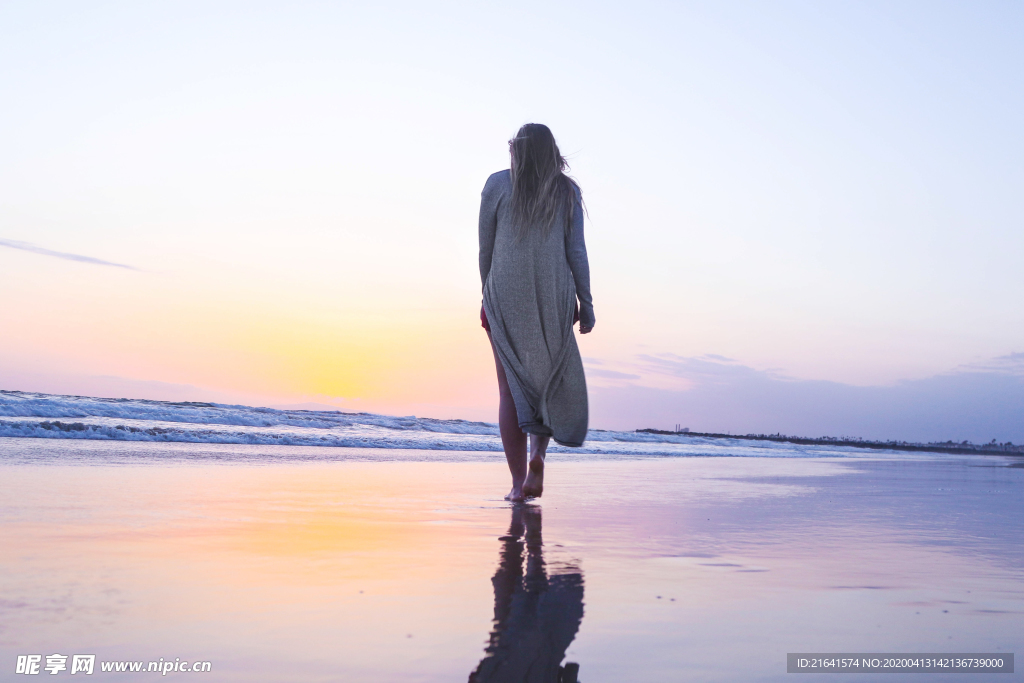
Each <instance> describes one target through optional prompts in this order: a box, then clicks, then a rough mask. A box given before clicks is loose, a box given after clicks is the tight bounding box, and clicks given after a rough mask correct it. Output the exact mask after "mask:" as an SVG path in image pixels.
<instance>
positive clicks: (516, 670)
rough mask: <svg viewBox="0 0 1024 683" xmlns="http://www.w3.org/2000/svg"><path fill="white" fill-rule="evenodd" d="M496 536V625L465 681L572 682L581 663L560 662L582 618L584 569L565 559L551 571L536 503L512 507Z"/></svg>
mask: <svg viewBox="0 0 1024 683" xmlns="http://www.w3.org/2000/svg"><path fill="white" fill-rule="evenodd" d="M499 540H500V541H501V542H502V547H501V556H500V562H499V566H498V571H496V572H495V573H494V578H493V579H491V583H493V584H494V630H493V631H491V637H490V642H489V644H488V645H487V648H486V652H487V655H486V656H485V657H484V658H483V660H482V661H481V662H480V665H479V666H478V667H477V668H476V671H474V672H473V673H471V674H470V675H469V683H576V675H577V671H578V670H579V665H578V664H573V663H571V662H568V663H566V665H565V666H564V667H563V666H560V664H561V662H562V658H563V657H565V651H566V649H567V648H568V647H569V644H570V643H572V641H573V638H575V637H576V632H577V631H578V630H579V628H580V621H582V619H583V573H582V572H581V571H580V569H579V567H576V566H573V565H568V564H560V565H558V566H554V565H553V566H552V568H551V571H550V573H549V571H548V567H547V564H546V563H545V561H544V542H543V540H542V538H541V510H540V508H538V507H532V506H526V505H516V506H513V508H512V522H511V524H510V525H509V529H508V535H506V536H502V537H501V538H500V539H499ZM524 541H525V542H524ZM524 545H525V551H526V552H525V555H524V552H523V551H524Z"/></svg>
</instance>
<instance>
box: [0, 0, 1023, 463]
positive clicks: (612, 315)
mask: <svg viewBox="0 0 1024 683" xmlns="http://www.w3.org/2000/svg"><path fill="white" fill-rule="evenodd" d="M1022 30H1024V6H1022V5H1021V4H1020V3H1012V2H976V3H967V2H960V3H948V2H897V3H893V2H860V3H840V2H777V3H754V2H750V3H746V2H702V3H688V2H666V3H660V2H635V3H628V4H623V3H594V2H588V3H564V2H554V3H552V2H543V3H541V2H536V3H531V2H522V3H516V4H514V5H509V4H507V3H445V2H432V3H403V2H393V3H384V2H382V3H351V4H346V3H314V2H305V3H304V2H288V3H283V2H280V3H266V2H265V3H240V2H239V3H231V2H214V3H211V2H202V3H199V2H196V3H189V2H174V3H170V2H167V3H161V2H152V3H129V2H95V3H88V4H86V3H72V2H66V3H48V2H5V3H0V97H2V101H3V106H2V107H0V300H2V302H3V315H2V316H0V388H3V389H10V390H28V391H46V392H54V393H76V394H87V395H103V396H127V397H134V398H154V399H165V400H215V401H223V402H239V403H246V404H250V405H252V404H255V405H293V404H300V403H310V402H313V403H321V404H328V405H335V406H338V407H340V408H342V409H346V410H370V411H374V412H385V413H393V414H403V415H404V414H416V415H421V416H430V417H444V418H448V417H459V418H466V419H480V420H487V421H494V420H495V419H496V404H497V388H496V381H495V379H494V366H493V359H492V356H491V352H490V348H489V346H488V344H487V341H486V337H485V335H484V333H483V331H482V330H481V329H480V327H479V318H478V311H479V304H480V282H479V275H478V270H477V241H476V240H477V233H476V223H477V212H478V208H479V193H480V190H481V188H482V187H483V183H484V180H485V179H486V178H487V176H488V175H489V174H490V173H492V172H494V171H497V170H500V169H502V168H507V167H508V159H507V145H506V141H507V139H508V138H509V137H511V136H512V135H513V134H514V133H515V131H516V129H517V128H518V127H519V126H520V125H522V124H523V123H526V122H530V121H537V122H542V123H546V124H547V125H549V126H550V127H551V129H552V131H553V132H554V134H555V136H556V138H557V140H558V142H559V145H560V147H561V149H562V151H563V153H565V154H566V155H567V157H568V158H569V162H570V164H571V166H572V171H571V173H572V175H573V176H574V177H575V178H576V179H577V180H578V181H579V183H580V184H581V186H582V188H583V193H584V199H585V201H586V204H587V207H588V212H589V217H588V222H587V224H586V238H587V244H588V249H589V253H590V261H591V269H592V284H593V292H594V304H595V311H596V315H597V325H596V327H595V330H594V332H593V333H592V334H590V335H588V336H586V337H580V338H579V343H580V348H581V352H582V354H583V356H584V358H585V366H586V368H587V373H588V383H589V386H590V395H591V426H592V427H597V428H611V429H634V428H640V427H660V428H671V427H673V426H674V425H675V424H681V425H683V426H686V427H689V428H691V429H694V430H696V431H721V432H725V431H728V432H732V433H749V432H772V433H774V432H782V433H791V434H797V433H799V434H804V435H813V436H817V435H821V434H831V435H839V434H844V435H853V436H863V437H866V438H894V439H912V440H946V439H954V440H963V439H970V440H973V441H985V442H987V441H989V440H991V439H996V440H998V441H1000V442H1002V441H1006V440H1015V441H1016V442H1018V443H1019V442H1020V441H1021V440H1024V419H1021V418H1022V416H1024V306H1022V305H1021V303H1020V302H1021V300H1022V295H1024V268H1021V257H1022V255H1024V229H1022V228H1024V191H1022V190H1024V161H1022V160H1024V132H1022V128H1021V126H1020V112H1021V111H1024V82H1022V81H1024V43H1022V41H1021V40H1020V35H1021V34H1022Z"/></svg>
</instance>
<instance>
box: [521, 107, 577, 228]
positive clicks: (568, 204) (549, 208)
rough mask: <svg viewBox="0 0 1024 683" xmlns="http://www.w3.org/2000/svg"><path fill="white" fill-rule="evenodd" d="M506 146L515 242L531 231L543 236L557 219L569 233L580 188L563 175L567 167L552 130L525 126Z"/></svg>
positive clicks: (530, 124)
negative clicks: (509, 160)
mask: <svg viewBox="0 0 1024 683" xmlns="http://www.w3.org/2000/svg"><path fill="white" fill-rule="evenodd" d="M508 144H509V152H510V154H511V155H512V224H513V226H515V232H516V239H517V240H519V239H522V238H523V237H524V236H525V235H526V234H527V233H528V232H530V231H531V230H541V231H542V232H543V233H544V235H545V236H546V235H547V234H548V233H549V232H550V231H551V229H552V228H553V227H554V226H555V222H556V221H558V219H559V217H561V219H562V220H563V221H565V225H564V229H565V230H568V229H569V226H570V225H571V223H572V212H573V209H574V207H575V206H576V200H577V197H578V196H579V185H578V184H577V183H576V181H575V180H573V179H572V178H570V177H569V176H567V175H566V174H565V171H566V170H567V169H568V168H569V164H568V163H566V161H565V157H563V156H562V154H561V152H559V151H558V145H557V144H556V143H555V136H554V135H552V134H551V129H550V128H548V127H547V126H545V125H544V124H541V123H527V124H526V125H525V126H523V127H522V128H520V129H519V132H518V133H516V136H515V137H514V138H512V139H511V140H509V141H508Z"/></svg>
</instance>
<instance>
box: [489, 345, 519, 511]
mask: <svg viewBox="0 0 1024 683" xmlns="http://www.w3.org/2000/svg"><path fill="white" fill-rule="evenodd" d="M487 338H488V339H491V333H490V332H488V333H487ZM491 351H493V352H494V365H495V367H496V368H497V370H498V396H499V401H498V431H500V432H501V445H502V447H503V448H504V449H505V460H507V461H508V471H509V472H510V473H511V474H512V490H511V491H509V492H508V495H507V496H505V500H511V501H512V502H514V503H518V502H520V501H522V500H524V499H525V498H526V496H524V495H523V482H524V481H526V434H525V433H523V430H522V429H520V428H519V414H518V413H517V412H516V404H515V400H514V399H513V398H512V390H511V389H509V387H508V378H507V377H505V367H504V366H503V365H502V364H501V359H500V358H498V351H497V350H496V349H495V348H494V340H493V339H492V340H491Z"/></svg>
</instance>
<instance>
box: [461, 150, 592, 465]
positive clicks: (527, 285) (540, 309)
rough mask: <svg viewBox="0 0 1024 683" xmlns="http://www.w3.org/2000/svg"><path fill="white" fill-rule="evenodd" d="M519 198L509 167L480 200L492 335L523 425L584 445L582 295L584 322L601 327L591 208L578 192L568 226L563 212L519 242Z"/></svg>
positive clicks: (482, 268) (532, 431)
mask: <svg viewBox="0 0 1024 683" xmlns="http://www.w3.org/2000/svg"><path fill="white" fill-rule="evenodd" d="M511 198H512V177H511V174H510V173H509V171H507V170H505V171H499V172H497V173H495V174H493V175H492V176H491V177H490V178H488V179H487V183H486V184H485V185H484V190H483V193H482V194H481V200H480V280H481V282H482V283H483V295H484V311H485V312H486V313H487V321H488V323H489V325H490V327H491V339H492V340H493V341H494V346H495V348H496V349H497V351H498V358H499V359H501V364H502V365H503V366H504V368H505V376H506V377H507V378H508V383H509V387H510V388H511V390H512V397H513V398H514V399H515V404H516V412H517V413H518V415H519V426H520V427H521V428H522V429H523V431H525V432H527V433H530V434H540V435H551V436H553V437H554V439H555V441H557V442H558V443H560V444H562V445H564V446H582V445H583V440H584V439H585V438H586V436H587V413H588V409H587V381H586V377H585V376H584V374H583V361H582V360H581V359H580V351H579V348H578V347H577V346H576V337H575V335H574V334H573V329H572V328H573V319H572V318H573V312H574V311H575V308H576V299H577V297H578V298H579V306H580V324H581V325H586V326H589V327H593V326H594V304H593V300H592V298H591V295H590V265H589V263H588V261H587V247H586V243H585V242H584V240H583V207H582V204H581V202H580V199H579V195H578V194H577V198H576V206H575V207H574V209H573V213H572V220H571V224H570V225H569V228H568V229H567V230H560V229H559V226H563V225H566V223H569V221H566V217H565V216H562V217H560V218H559V219H558V220H557V221H556V223H555V227H554V228H552V230H550V232H549V234H548V235H547V236H545V235H544V234H543V233H542V231H541V230H531V231H529V232H528V233H527V234H526V235H525V237H524V238H522V239H521V240H520V241H519V242H516V241H515V237H514V234H513V229H512V220H511Z"/></svg>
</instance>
